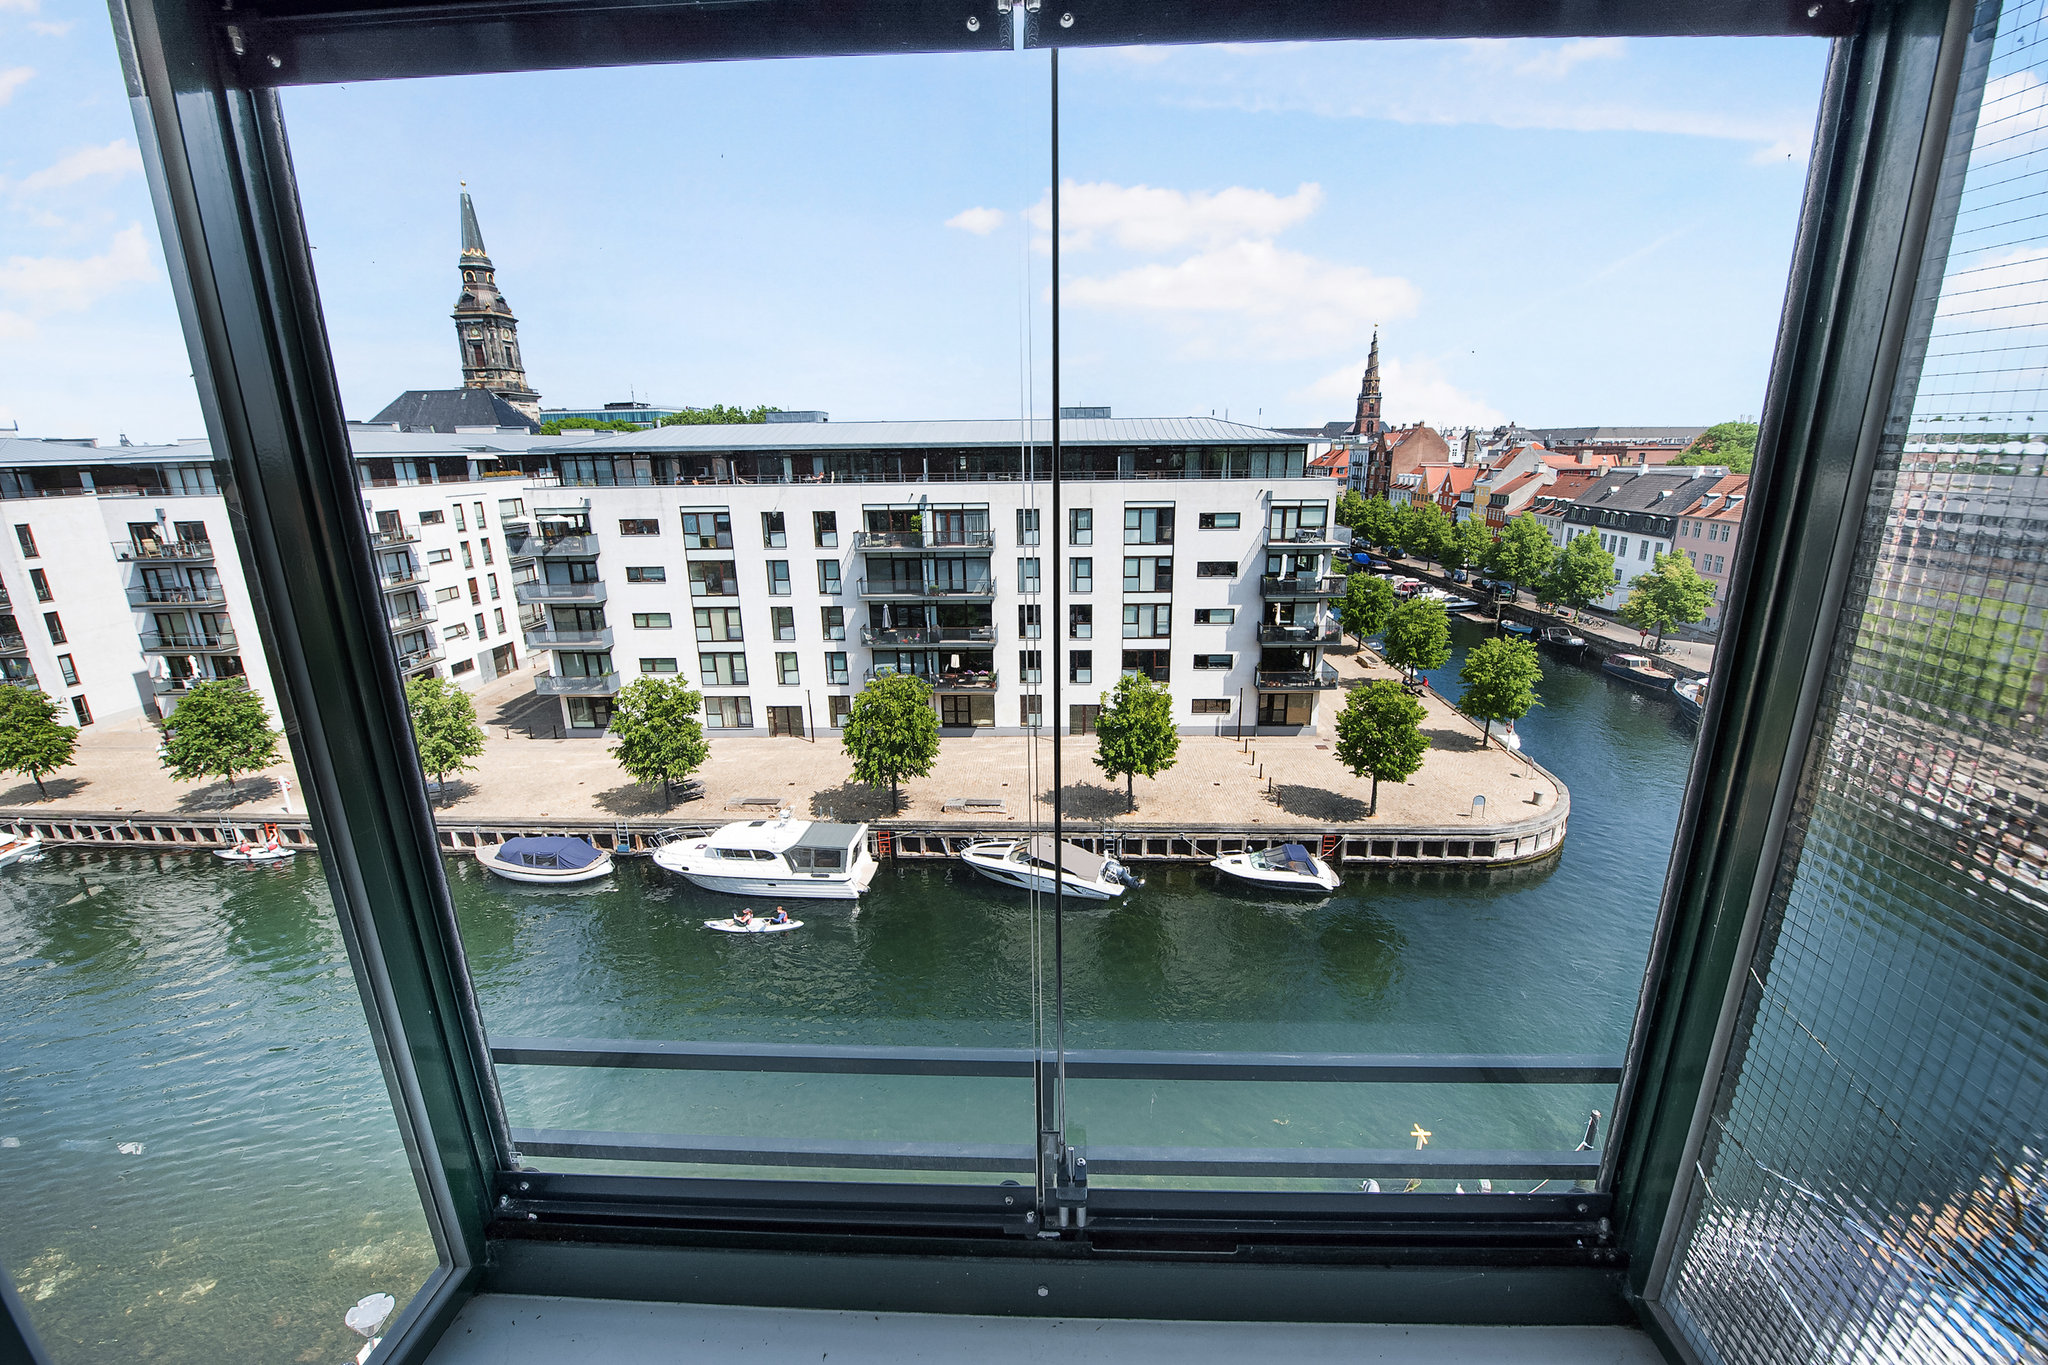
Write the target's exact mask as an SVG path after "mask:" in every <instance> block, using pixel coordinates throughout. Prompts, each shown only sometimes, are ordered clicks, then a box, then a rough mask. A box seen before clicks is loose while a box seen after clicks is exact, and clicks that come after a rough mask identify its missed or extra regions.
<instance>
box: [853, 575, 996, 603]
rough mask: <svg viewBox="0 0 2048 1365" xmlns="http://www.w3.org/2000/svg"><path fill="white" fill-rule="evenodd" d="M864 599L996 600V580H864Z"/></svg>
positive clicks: (861, 587)
mask: <svg viewBox="0 0 2048 1365" xmlns="http://www.w3.org/2000/svg"><path fill="white" fill-rule="evenodd" d="M860 595H861V596H862V597H865V598H872V599H875V600H887V599H892V598H903V599H913V598H914V599H920V600H923V599H935V598H945V599H951V600H955V601H976V600H993V599H994V597H995V595H996V585H995V580H994V579H993V578H985V579H968V580H964V581H962V580H954V579H918V578H863V579H862V580H860Z"/></svg>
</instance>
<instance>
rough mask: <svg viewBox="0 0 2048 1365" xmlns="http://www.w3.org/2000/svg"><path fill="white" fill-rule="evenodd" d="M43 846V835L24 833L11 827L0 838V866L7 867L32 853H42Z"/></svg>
mask: <svg viewBox="0 0 2048 1365" xmlns="http://www.w3.org/2000/svg"><path fill="white" fill-rule="evenodd" d="M42 848H43V840H42V836H41V835H39V834H35V833H33V832H31V833H28V834H23V833H21V832H20V831H18V830H12V829H10V830H8V831H7V834H6V836H5V837H4V838H0V867H6V866H7V865H8V864H9V863H18V862H20V861H21V860H22V859H23V858H26V857H28V856H29V855H30V854H32V853H35V854H40V853H41V852H42Z"/></svg>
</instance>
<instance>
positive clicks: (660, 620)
mask: <svg viewBox="0 0 2048 1365" xmlns="http://www.w3.org/2000/svg"><path fill="white" fill-rule="evenodd" d="M726 610H728V608H725V607H711V608H706V609H700V610H699V611H698V613H697V614H698V615H699V616H709V615H710V614H711V613H712V612H713V611H719V612H723V611H726ZM733 615H735V616H737V615H739V613H738V612H737V611H734V612H733ZM670 624H671V623H670V621H669V614H668V613H667V612H665V611H636V612H634V613H633V629H635V630H667V629H668V628H669V626H670ZM698 638H699V639H702V638H703V637H702V636H699V637H698Z"/></svg>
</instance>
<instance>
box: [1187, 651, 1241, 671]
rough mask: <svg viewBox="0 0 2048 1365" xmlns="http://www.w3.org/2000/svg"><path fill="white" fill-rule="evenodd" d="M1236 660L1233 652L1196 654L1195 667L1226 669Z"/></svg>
mask: <svg viewBox="0 0 2048 1365" xmlns="http://www.w3.org/2000/svg"><path fill="white" fill-rule="evenodd" d="M1236 662H1237V656H1236V655H1235V654H1197V655H1196V656H1195V667H1196V668H1222V669H1228V668H1230V667H1232V666H1233V665H1235V664H1236Z"/></svg>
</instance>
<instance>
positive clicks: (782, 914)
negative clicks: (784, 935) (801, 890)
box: [775, 905, 789, 924]
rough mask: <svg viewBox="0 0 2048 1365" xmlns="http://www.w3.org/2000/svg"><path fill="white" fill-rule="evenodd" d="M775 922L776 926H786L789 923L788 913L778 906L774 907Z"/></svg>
mask: <svg viewBox="0 0 2048 1365" xmlns="http://www.w3.org/2000/svg"><path fill="white" fill-rule="evenodd" d="M775 922H776V923H777V924H787V923H789V911H787V910H785V909H783V908H782V907H781V906H779V905H778V906H776V907H775Z"/></svg>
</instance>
